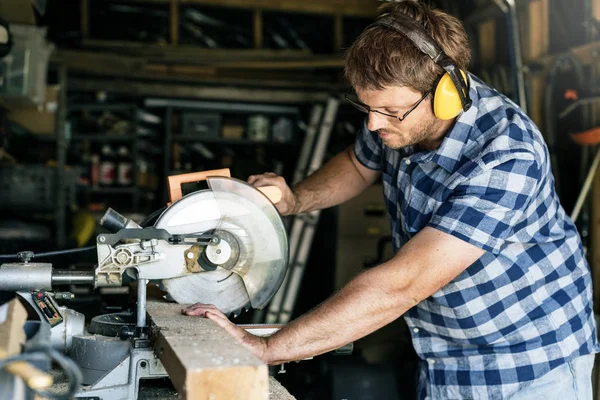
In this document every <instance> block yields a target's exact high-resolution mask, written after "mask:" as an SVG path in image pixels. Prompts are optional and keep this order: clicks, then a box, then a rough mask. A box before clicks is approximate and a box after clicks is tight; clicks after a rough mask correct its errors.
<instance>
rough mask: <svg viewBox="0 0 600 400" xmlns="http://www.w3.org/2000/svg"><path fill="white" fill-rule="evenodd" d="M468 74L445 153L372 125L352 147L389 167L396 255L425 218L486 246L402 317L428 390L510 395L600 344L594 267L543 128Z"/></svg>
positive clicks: (435, 394)
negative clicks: (557, 184)
mask: <svg viewBox="0 0 600 400" xmlns="http://www.w3.org/2000/svg"><path fill="white" fill-rule="evenodd" d="M470 80H471V88H470V95H471V98H472V100H473V106H472V107H471V108H470V109H469V110H468V111H467V112H465V113H463V114H462V115H460V116H459V118H458V119H457V121H456V124H455V125H454V127H453V128H452V129H451V131H450V132H449V133H448V134H447V136H446V137H445V138H444V140H443V141H442V144H441V145H440V147H439V148H438V149H437V150H434V151H417V152H416V151H415V149H414V148H413V147H412V146H409V147H406V148H402V149H399V150H394V149H391V148H388V147H386V146H384V145H383V144H382V142H381V140H380V139H379V137H378V135H377V133H376V132H371V131H369V130H368V129H367V128H366V125H365V127H364V128H363V130H362V131H361V133H360V134H359V136H358V138H357V141H356V143H355V148H354V151H355V154H356V157H357V158H358V160H359V161H360V162H361V163H362V164H363V165H364V166H365V167H367V168H370V169H373V170H380V171H382V174H383V176H382V178H383V187H384V195H385V200H386V206H387V210H388V212H389V214H390V217H391V226H392V232H393V238H394V247H395V250H396V251H397V250H398V249H399V248H400V247H401V246H402V245H403V244H404V243H406V242H407V241H408V240H409V239H410V238H412V237H413V236H414V235H416V234H417V233H418V232H419V231H420V230H421V229H423V228H424V227H426V226H430V227H433V228H435V229H439V230H441V231H443V232H446V233H449V234H451V235H454V236H455V237H458V238H460V239H462V240H464V241H466V242H469V243H471V244H473V245H475V246H478V247H480V248H482V249H484V250H485V251H486V252H485V253H484V255H483V256H482V257H481V258H480V259H479V260H478V261H476V262H475V263H473V264H472V265H470V266H469V267H468V268H467V269H466V270H464V271H463V272H462V273H461V274H460V275H458V276H457V277H456V278H455V279H454V280H452V281H451V282H450V283H449V284H447V285H446V286H444V287H443V288H441V289H440V290H439V291H437V292H436V293H434V294H433V295H431V296H430V297H429V298H427V299H425V300H423V301H422V302H420V303H419V304H418V305H417V306H415V307H413V308H412V309H410V310H409V311H408V312H407V313H406V314H405V315H404V318H405V319H406V322H407V324H408V326H409V328H410V332H411V335H412V342H413V345H414V347H415V349H416V351H417V354H418V355H419V357H420V358H421V360H422V368H421V379H420V385H419V386H420V387H419V392H420V396H421V397H425V396H430V397H431V398H433V399H498V398H507V397H509V396H510V395H511V394H514V393H515V392H516V391H518V390H519V389H520V388H521V387H523V386H525V385H527V384H528V382H531V381H532V380H534V379H537V378H539V377H541V376H542V375H544V374H545V373H547V372H548V371H550V370H551V369H553V368H555V367H557V366H559V365H561V364H563V363H565V362H566V361H568V360H569V359H572V358H574V357H577V356H581V355H585V354H590V353H595V352H597V351H598V341H597V339H596V324H595V321H594V314H593V311H592V284H591V276H590V269H589V266H588V264H587V262H586V260H585V257H584V253H583V249H582V245H581V240H580V237H579V235H578V233H577V230H576V228H575V226H574V224H573V222H572V221H571V220H570V218H569V217H568V216H567V215H566V214H565V211H564V210H563V208H562V206H561V205H560V202H559V200H558V197H557V195H556V192H555V190H554V177H553V175H552V172H551V168H550V159H549V154H548V149H547V147H546V145H545V144H544V140H543V138H542V135H541V134H540V132H539V130H538V128H537V127H536V126H535V125H534V123H533V122H532V121H531V120H530V119H529V118H528V117H527V116H526V115H525V114H524V113H523V112H522V111H521V110H520V109H519V108H518V106H516V105H515V104H514V103H513V102H512V101H510V100H509V99H507V98H506V97H505V96H503V95H501V94H499V93H498V92H497V91H495V90H493V89H491V88H490V87H488V86H486V85H485V84H484V83H483V82H481V81H480V80H479V79H477V78H476V77H474V76H472V75H470ZM439 262H440V263H443V262H444V260H440V261H439Z"/></svg>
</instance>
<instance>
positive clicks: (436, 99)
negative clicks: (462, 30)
mask: <svg viewBox="0 0 600 400" xmlns="http://www.w3.org/2000/svg"><path fill="white" fill-rule="evenodd" d="M371 26H382V27H384V28H387V29H391V30H393V31H396V32H398V33H400V34H402V35H404V36H406V37H407V38H408V39H410V41H411V42H413V43H414V45H415V46H416V47H417V48H418V49H419V50H420V51H421V52H422V53H424V54H426V55H427V56H429V58H431V59H432V60H433V61H434V62H435V63H436V64H438V65H439V66H440V67H442V68H443V69H444V70H445V71H446V73H445V74H444V75H443V76H442V77H441V78H440V80H439V81H438V83H437V84H436V85H435V87H434V89H433V93H434V95H433V112H434V114H435V116H436V117H437V118H439V119H451V118H454V117H456V116H457V115H458V114H459V113H460V112H461V110H462V111H467V110H468V109H469V108H470V107H471V105H472V104H473V102H472V101H471V99H470V98H469V85H468V84H467V76H466V74H465V72H464V71H460V69H459V68H457V67H456V66H455V65H454V63H453V62H452V60H451V59H450V58H449V57H448V56H447V55H446V53H444V51H443V50H442V49H441V48H440V46H438V44H437V43H436V41H435V40H433V38H432V37H431V35H430V34H429V33H428V32H427V31H426V30H425V28H423V27H422V26H421V25H419V24H418V23H416V22H415V21H413V20H412V19H411V18H410V17H408V16H407V15H404V14H397V15H394V16H392V15H390V14H383V15H381V16H380V17H378V18H377V19H376V20H375V22H373V24H371ZM459 71H460V72H459Z"/></svg>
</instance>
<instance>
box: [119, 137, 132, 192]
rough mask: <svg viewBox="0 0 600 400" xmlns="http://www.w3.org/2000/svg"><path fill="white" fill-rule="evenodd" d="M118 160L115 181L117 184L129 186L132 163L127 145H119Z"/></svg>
mask: <svg viewBox="0 0 600 400" xmlns="http://www.w3.org/2000/svg"><path fill="white" fill-rule="evenodd" d="M118 154H119V162H118V164H117V183H118V184H119V186H131V184H132V183H133V174H132V169H133V164H132V162H131V157H130V156H129V150H127V147H125V146H121V147H119V153H118Z"/></svg>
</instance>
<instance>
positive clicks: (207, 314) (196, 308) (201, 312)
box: [181, 303, 269, 363]
mask: <svg viewBox="0 0 600 400" xmlns="http://www.w3.org/2000/svg"><path fill="white" fill-rule="evenodd" d="M181 313H182V314H185V315H195V316H200V317H204V318H208V319H210V320H211V321H213V322H214V323H215V324H217V325H219V326H220V327H221V328H223V329H225V330H226V331H227V332H228V333H229V334H230V335H231V336H233V337H234V338H235V339H236V340H237V341H238V342H240V343H241V344H242V345H244V346H245V347H246V348H248V349H249V350H250V351H251V352H253V353H254V354H256V356H257V357H258V358H260V359H261V360H262V361H263V362H265V363H268V362H269V360H268V357H267V339H266V338H264V337H260V336H254V335H252V334H250V333H248V332H246V331H245V330H244V329H243V328H240V327H239V326H237V325H235V324H234V323H233V322H231V321H230V320H229V319H228V318H227V317H226V316H225V314H223V313H222V312H221V311H219V309H218V308H217V307H215V306H214V305H212V304H202V303H196V304H193V305H191V306H189V307H186V308H184V309H183V310H181Z"/></svg>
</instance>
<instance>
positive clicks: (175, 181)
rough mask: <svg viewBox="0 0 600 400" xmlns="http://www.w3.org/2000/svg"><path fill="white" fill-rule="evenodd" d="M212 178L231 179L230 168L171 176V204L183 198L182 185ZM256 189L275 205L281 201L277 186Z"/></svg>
mask: <svg viewBox="0 0 600 400" xmlns="http://www.w3.org/2000/svg"><path fill="white" fill-rule="evenodd" d="M210 176H224V177H226V178H231V172H230V171H229V168H223V169H213V170H211V171H201V172H190V173H188V174H180V175H171V176H169V177H168V178H167V184H168V186H169V204H171V203H173V202H175V201H177V200H179V199H180V198H181V197H182V196H183V191H182V189H181V185H182V184H184V183H190V182H199V181H204V180H206V178H208V177H210ZM256 189H258V190H260V191H261V192H262V193H263V194H264V195H265V196H267V198H268V199H269V200H271V202H272V203H273V204H277V203H278V202H279V201H280V200H281V196H282V194H281V189H279V188H278V187H277V186H263V187H258V188H256Z"/></svg>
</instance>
